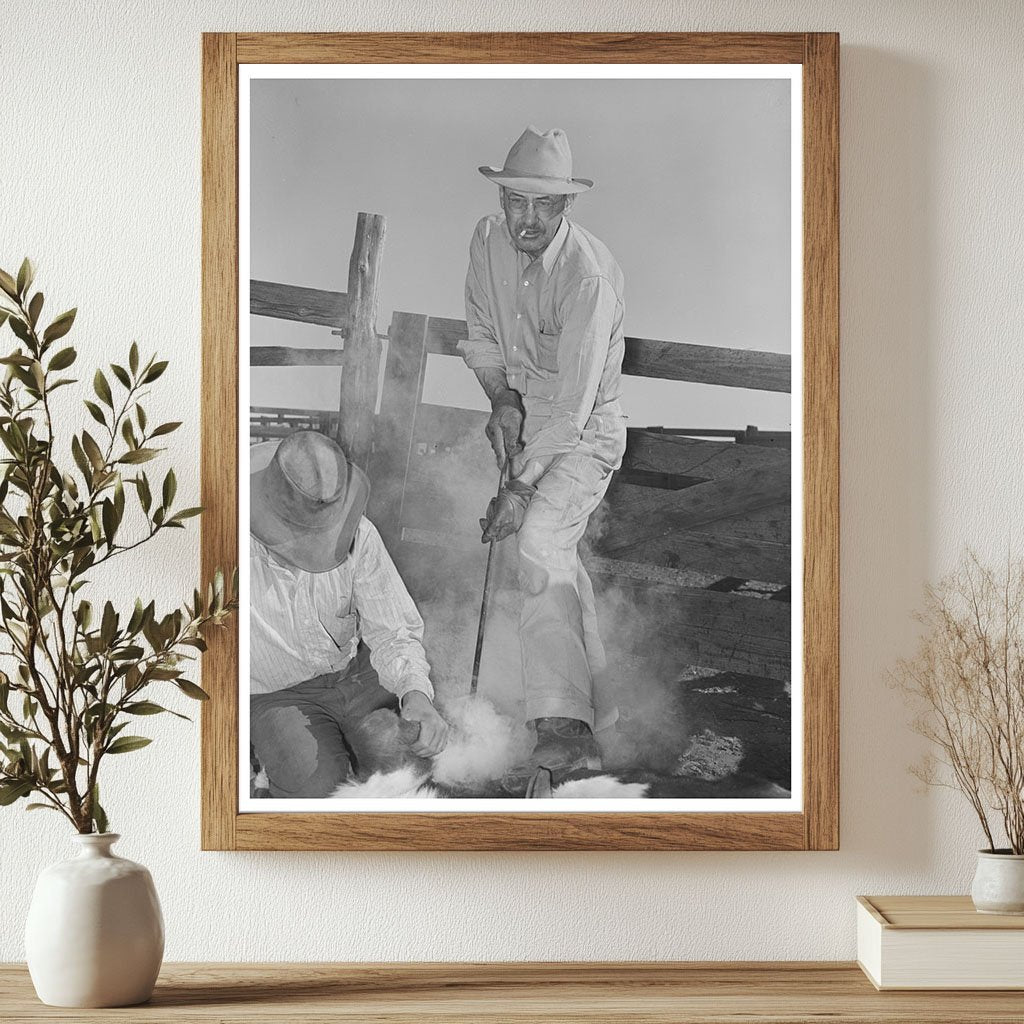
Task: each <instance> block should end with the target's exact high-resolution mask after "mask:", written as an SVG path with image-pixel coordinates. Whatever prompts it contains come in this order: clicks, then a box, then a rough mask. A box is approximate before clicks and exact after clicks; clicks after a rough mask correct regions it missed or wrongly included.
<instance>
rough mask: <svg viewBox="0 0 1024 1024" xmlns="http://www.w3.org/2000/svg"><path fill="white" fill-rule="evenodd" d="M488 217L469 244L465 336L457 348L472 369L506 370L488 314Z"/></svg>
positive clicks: (491, 317)
mask: <svg viewBox="0 0 1024 1024" xmlns="http://www.w3.org/2000/svg"><path fill="white" fill-rule="evenodd" d="M489 228H490V222H489V221H488V219H487V218H485V219H484V220H482V221H480V223H479V224H477V226H476V230H475V231H474V232H473V239H472V241H471V242H470V244H469V270H468V271H467V272H466V326H467V329H468V330H467V333H468V337H467V338H466V340H465V341H460V342H459V344H458V349H459V351H460V352H461V353H462V357H463V359H465V361H466V365H467V366H468V367H469V368H470V369H471V370H477V369H481V368H485V367H496V368H497V369H499V370H504V369H505V360H504V358H503V356H502V354H501V348H500V346H499V344H498V334H497V328H496V326H495V322H494V318H493V316H492V314H491V303H490V299H489V298H488V287H487V255H486V251H485V250H486V234H487V232H488V230H489Z"/></svg>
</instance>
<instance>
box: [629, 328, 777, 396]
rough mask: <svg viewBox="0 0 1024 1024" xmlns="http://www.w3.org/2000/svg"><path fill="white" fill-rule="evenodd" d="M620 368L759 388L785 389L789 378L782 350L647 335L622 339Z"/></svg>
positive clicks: (636, 373)
mask: <svg viewBox="0 0 1024 1024" xmlns="http://www.w3.org/2000/svg"><path fill="white" fill-rule="evenodd" d="M622 372H623V373H625V374H629V375H630V376H633V377H659V378H663V379H665V380H686V381H691V382H694V383H698V384H719V385H723V386H725V387H733V388H755V389H757V390H759V391H786V392H788V391H789V390H790V379H791V369H790V358H789V354H788V353H786V352H755V351H748V350H746V349H734V348H719V347H718V346H716V345H691V344H689V343H683V342H678V341H654V340H651V339H648V338H627V339H626V354H625V357H624V358H623V360H622Z"/></svg>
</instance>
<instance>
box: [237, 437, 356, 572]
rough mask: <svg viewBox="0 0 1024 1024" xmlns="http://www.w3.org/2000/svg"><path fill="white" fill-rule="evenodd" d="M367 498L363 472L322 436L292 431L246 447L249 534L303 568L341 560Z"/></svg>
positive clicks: (324, 569) (320, 569) (316, 568)
mask: <svg viewBox="0 0 1024 1024" xmlns="http://www.w3.org/2000/svg"><path fill="white" fill-rule="evenodd" d="M369 496H370V481H369V479H368V478H367V476H366V474H365V473H364V472H363V471H362V470H361V469H360V468H359V467H358V466H354V465H353V464H352V463H351V462H349V461H348V459H346V458H345V453H344V452H343V451H342V450H341V448H340V447H339V446H338V445H337V444H335V442H334V441H332V440H331V439H330V438H329V437H325V436H324V435H323V434H318V433H316V432H315V431H312V430H302V431H297V432H296V433H294V434H289V435H288V436H287V437H286V438H284V439H283V440H281V441H265V442H263V443H262V444H255V445H253V446H252V447H251V448H250V449H249V501H250V504H249V532H250V533H252V535H253V536H254V537H256V538H257V539H258V540H261V541H262V542H263V543H264V544H266V546H267V547H268V548H269V549H270V551H271V552H272V553H273V554H274V555H276V556H277V557H278V558H280V559H281V560H282V561H284V562H287V563H288V564H289V565H294V566H296V567H297V568H299V569H304V570H305V571H306V572H327V571H328V570H330V569H334V568H336V567H337V566H339V565H341V563H342V562H344V561H345V559H346V558H347V557H348V553H349V550H350V549H351V547H352V541H353V540H354V539H355V535H356V527H357V526H358V525H359V519H360V517H361V516H362V514H363V512H364V510H365V509H366V501H367V499H368V498H369Z"/></svg>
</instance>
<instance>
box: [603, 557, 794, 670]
mask: <svg viewBox="0 0 1024 1024" xmlns="http://www.w3.org/2000/svg"><path fill="white" fill-rule="evenodd" d="M593 580H594V590H595V593H596V595H597V606H598V617H599V620H600V622H601V638H602V640H603V641H604V643H605V646H606V647H607V648H608V650H609V651H612V650H615V651H624V652H627V653H633V654H637V655H641V656H644V655H649V654H650V653H651V649H650V645H651V637H652V636H655V637H657V638H658V640H657V657H658V659H659V662H661V663H666V664H673V663H674V664H677V665H679V666H686V665H701V666H703V667H705V668H713V669H718V670H720V671H723V672H740V673H743V674H745V675H754V676H762V677H764V678H767V679H779V680H783V681H785V680H789V679H790V678H791V675H792V661H791V652H790V623H789V619H790V607H789V605H788V604H783V603H780V602H777V601H767V600H764V599H760V598H755V597H750V596H746V595H741V594H734V593H725V594H723V593H719V592H716V591H711V590H704V589H698V588H687V587H685V586H678V585H674V586H663V585H659V584H656V583H650V582H647V581H638V580H636V579H634V578H633V575H632V574H631V573H629V572H628V571H627V572H620V571H618V570H617V567H616V563H615V562H614V561H606V562H604V563H600V564H598V565H596V566H595V572H594V573H593ZM612 593H614V599H612ZM623 601H625V602H626V604H627V605H628V607H629V615H625V616H624V615H623V614H622V602H623ZM638 621H642V622H643V624H644V625H643V629H642V630H637V629H636V623H637V622H638Z"/></svg>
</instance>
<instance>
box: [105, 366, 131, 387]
mask: <svg viewBox="0 0 1024 1024" xmlns="http://www.w3.org/2000/svg"><path fill="white" fill-rule="evenodd" d="M110 372H111V373H112V374H113V375H114V376H115V377H116V378H117V379H118V380H119V381H120V382H121V383H122V384H123V385H124V386H125V387H126V388H130V387H131V386H132V379H131V377H129V376H128V371H127V370H126V369H125V368H124V367H123V366H119V365H118V364H117V363H111V364H110Z"/></svg>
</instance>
